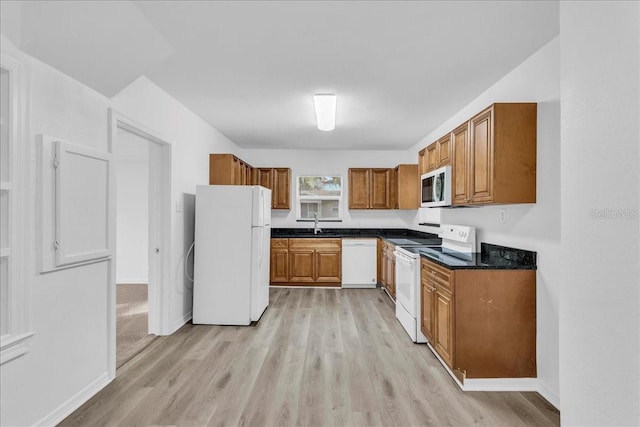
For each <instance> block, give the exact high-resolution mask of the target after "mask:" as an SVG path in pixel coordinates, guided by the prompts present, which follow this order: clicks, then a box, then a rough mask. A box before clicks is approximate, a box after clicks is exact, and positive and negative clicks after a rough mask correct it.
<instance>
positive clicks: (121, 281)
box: [116, 279, 149, 286]
mask: <svg viewBox="0 0 640 427" xmlns="http://www.w3.org/2000/svg"><path fill="white" fill-rule="evenodd" d="M148 284H149V279H117V280H116V286H118V285H148Z"/></svg>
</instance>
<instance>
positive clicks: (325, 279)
mask: <svg viewBox="0 0 640 427" xmlns="http://www.w3.org/2000/svg"><path fill="white" fill-rule="evenodd" d="M315 264H316V265H315V281H316V282H319V283H341V282H342V254H341V252H338V251H324V250H317V251H316V252H315Z"/></svg>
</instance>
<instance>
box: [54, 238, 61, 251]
mask: <svg viewBox="0 0 640 427" xmlns="http://www.w3.org/2000/svg"><path fill="white" fill-rule="evenodd" d="M59 247H60V242H58V241H57V240H56V241H55V242H53V250H54V251H57V250H58V248H59Z"/></svg>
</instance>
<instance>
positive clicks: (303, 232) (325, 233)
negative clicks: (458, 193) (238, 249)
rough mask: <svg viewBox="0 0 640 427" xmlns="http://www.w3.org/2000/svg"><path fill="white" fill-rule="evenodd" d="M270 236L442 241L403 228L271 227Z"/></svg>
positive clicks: (427, 242)
mask: <svg viewBox="0 0 640 427" xmlns="http://www.w3.org/2000/svg"><path fill="white" fill-rule="evenodd" d="M271 237H272V238H274V239H277V238H282V239H286V238H307V237H314V238H333V239H338V238H340V239H341V238H351V237H381V238H382V239H385V240H388V241H389V242H390V243H392V244H394V245H401V246H403V245H407V244H419V245H440V244H441V243H442V239H440V238H439V237H438V236H437V235H436V234H433V233H423V232H421V231H414V230H408V229H404V228H322V232H321V233H318V234H313V228H272V229H271ZM407 240H410V241H411V242H408V241H407Z"/></svg>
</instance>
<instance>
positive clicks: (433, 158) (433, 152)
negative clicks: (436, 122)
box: [427, 142, 438, 172]
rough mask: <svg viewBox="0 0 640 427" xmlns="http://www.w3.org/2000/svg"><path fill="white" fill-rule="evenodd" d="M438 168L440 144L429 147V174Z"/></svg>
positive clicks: (435, 143)
mask: <svg viewBox="0 0 640 427" xmlns="http://www.w3.org/2000/svg"><path fill="white" fill-rule="evenodd" d="M437 167H438V143H437V142H434V143H433V144H431V145H429V146H428V147H427V172H429V171H432V170H434V169H436V168H437Z"/></svg>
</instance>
